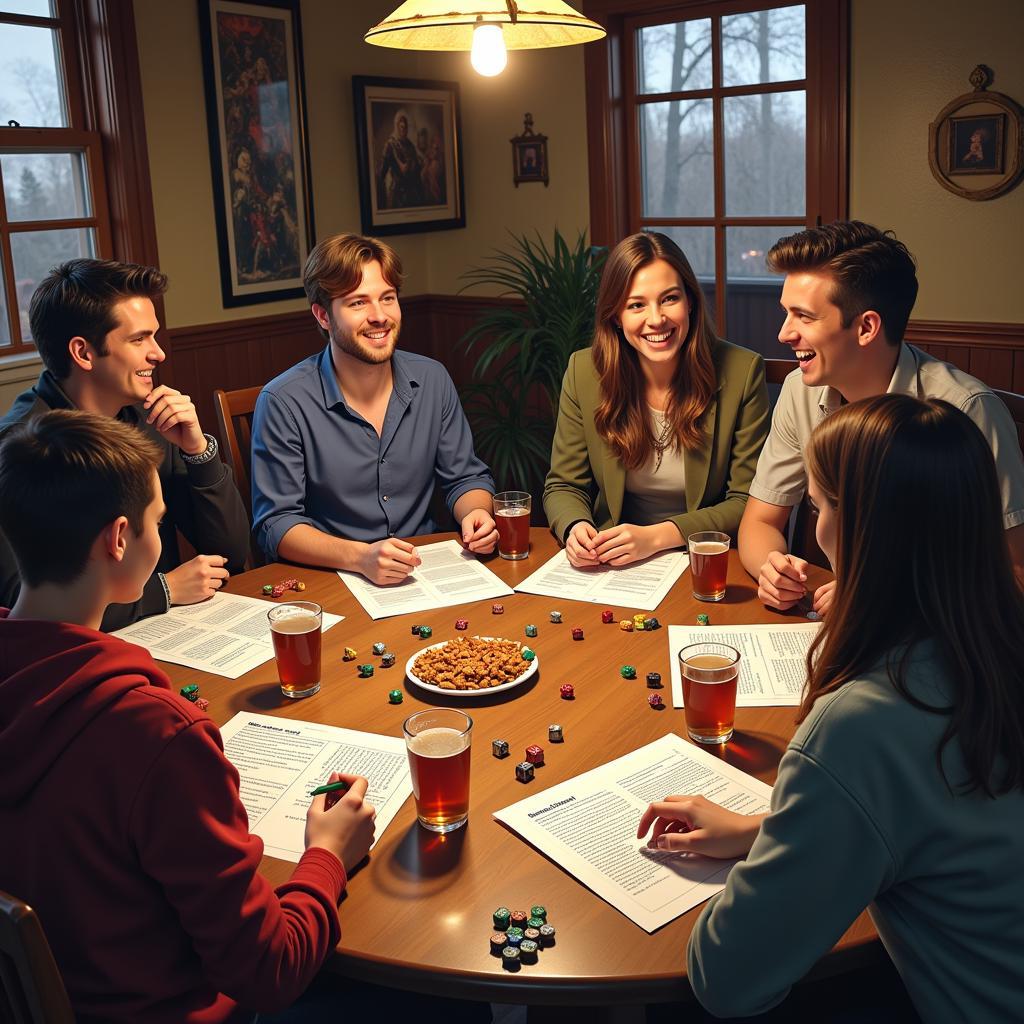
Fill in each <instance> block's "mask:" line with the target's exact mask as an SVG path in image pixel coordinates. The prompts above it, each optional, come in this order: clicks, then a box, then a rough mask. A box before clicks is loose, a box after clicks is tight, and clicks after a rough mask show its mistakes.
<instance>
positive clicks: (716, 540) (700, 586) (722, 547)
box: [686, 532, 729, 601]
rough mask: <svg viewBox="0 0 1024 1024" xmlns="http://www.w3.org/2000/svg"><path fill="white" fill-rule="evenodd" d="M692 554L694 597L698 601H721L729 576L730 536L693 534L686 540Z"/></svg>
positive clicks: (722, 534)
mask: <svg viewBox="0 0 1024 1024" xmlns="http://www.w3.org/2000/svg"><path fill="white" fill-rule="evenodd" d="M686 546H687V548H688V550H689V552H690V576H691V577H692V579H693V596H694V597H695V598H697V600H698V601H721V600H722V598H723V597H725V578H726V576H727V575H728V574H729V534H727V533H714V532H708V533H693V534H691V535H690V536H689V537H687V539H686Z"/></svg>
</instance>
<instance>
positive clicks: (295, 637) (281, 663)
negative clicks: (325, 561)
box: [267, 601, 323, 697]
mask: <svg viewBox="0 0 1024 1024" xmlns="http://www.w3.org/2000/svg"><path fill="white" fill-rule="evenodd" d="M267 619H268V620H269V621H270V635H271V637H272V638H273V641H274V657H275V658H276V659H277V677H278V679H280V680H281V692H282V693H283V694H284V695H285V696H286V697H311V696H312V695H313V694H314V693H318V692H319V690H320V630H321V624H322V620H323V612H322V610H321V608H320V605H318V604H316V603H314V602H313V601H291V602H290V603H289V604H279V605H277V606H276V607H274V608H271V609H270V611H269V612H267Z"/></svg>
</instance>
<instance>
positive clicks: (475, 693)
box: [405, 636, 540, 697]
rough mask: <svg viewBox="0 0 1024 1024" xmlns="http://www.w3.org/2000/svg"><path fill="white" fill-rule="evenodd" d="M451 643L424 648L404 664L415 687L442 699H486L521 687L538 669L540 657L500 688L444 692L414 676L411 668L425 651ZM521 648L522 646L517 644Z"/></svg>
mask: <svg viewBox="0 0 1024 1024" xmlns="http://www.w3.org/2000/svg"><path fill="white" fill-rule="evenodd" d="M472 639H474V640H504V639H506V638H505V637H501V636H474V637H473V638H472ZM449 643H451V641H450V640H442V641H441V642H440V643H439V644H431V645H430V646H429V647H424V648H423V649H422V650H419V651H417V652H416V653H415V654H414V655H413V656H412V657H411V658H410V659H409V660H408V661H407V662H406V663H405V674H406V676H407V677H408V678H409V679H411V680H412V681H413V682H414V683H415V684H416V685H417V686H422V687H423V689H424V690H429V691H430V692H431V693H439V694H441V696H442V697H486V696H487V695H488V694H491V693H501V691H502V690H511V689H512V687H514V686H521V685H522V684H523V683H525V682H526V680H527V679H529V678H530V677H531V676H533V675H535V674H536V672H537V669H539V668H540V655H538V656H537V657H536V658H534V659H533V661H530V662H525V663H524V664H526V666H527V668H526V671H524V672H523V673H522V675H518V676H516V677H515V679H510V680H509V681H508V682H507V683H502V684H501V685H500V686H487V687H484V688H483V689H481V690H444V689H442V688H441V687H440V686H435V685H434V684H433V683H425V682H424V681H423V680H422V679H420V677H419V676H418V675H416V674H415V673H414V672H413V670H412V666H413V663H414V662H415V661H416V659H417V658H418V657H419V656H420V655H421V654H423V653H424V652H425V651H433V650H435V649H436V648H438V647H447V645H448V644H449ZM512 643H519V641H518V640H513V641H512ZM519 646H520V647H523V646H524V645H523V644H519Z"/></svg>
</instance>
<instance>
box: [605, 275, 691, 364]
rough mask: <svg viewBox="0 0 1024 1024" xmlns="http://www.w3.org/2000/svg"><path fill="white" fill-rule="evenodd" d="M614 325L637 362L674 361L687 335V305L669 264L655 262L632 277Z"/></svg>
mask: <svg viewBox="0 0 1024 1024" xmlns="http://www.w3.org/2000/svg"><path fill="white" fill-rule="evenodd" d="M618 322H619V326H620V327H621V328H622V336H623V337H624V338H625V339H626V342H627V343H628V344H629V345H630V346H631V347H632V348H634V349H635V350H636V352H637V354H638V355H639V356H640V357H641V359H645V360H648V361H650V362H651V363H675V362H676V360H678V358H679V352H680V350H681V349H682V347H683V343H684V342H685V341H686V338H687V336H688V334H689V333H690V303H689V300H688V299H687V297H686V290H685V289H684V288H683V282H682V281H681V280H680V278H679V274H678V273H676V271H675V270H674V269H673V268H672V266H671V264H669V263H667V262H666V261H665V260H655V261H654V262H653V263H648V264H647V266H645V267H641V268H640V269H639V270H638V271H637V272H636V273H635V274H634V275H633V280H632V281H631V282H630V284H629V292H628V294H627V296H626V302H625V304H624V305H623V307H622V309H621V310H620V311H619V317H618Z"/></svg>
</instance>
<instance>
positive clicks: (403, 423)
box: [252, 344, 494, 558]
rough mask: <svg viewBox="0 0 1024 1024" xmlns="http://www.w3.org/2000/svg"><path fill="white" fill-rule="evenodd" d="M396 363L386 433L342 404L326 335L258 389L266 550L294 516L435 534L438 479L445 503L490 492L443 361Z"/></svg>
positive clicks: (345, 533)
mask: <svg viewBox="0 0 1024 1024" xmlns="http://www.w3.org/2000/svg"><path fill="white" fill-rule="evenodd" d="M391 371H392V376H393V390H392V392H391V398H390V400H389V401H388V408H387V412H386V413H385V415H384V426H383V429H382V431H381V434H380V436H378V435H377V431H376V430H375V429H374V428H373V426H371V424H370V423H368V422H367V421H366V420H365V419H364V418H363V417H362V416H361V415H360V414H359V413H357V412H356V411H355V410H354V409H351V408H350V407H349V405H348V404H347V403H346V401H345V397H344V395H343V394H342V392H341V388H340V387H339V386H338V381H337V378H336V377H335V374H334V364H333V363H332V361H331V350H330V345H329V344H328V346H327V347H326V348H325V349H324V350H323V351H322V352H320V353H319V354H318V355H314V356H310V357H309V358H308V359H304V360H303V361H302V362H301V363H299V364H298V365H297V366H293V367H292V368H291V369H290V370H286V371H285V372H284V373H282V374H281V375H280V376H279V377H275V378H274V380H272V381H271V382H270V383H269V384H268V385H267V386H266V387H265V388H264V389H263V391H262V392H261V393H260V397H259V399H258V400H257V402H256V411H255V413H254V415H253V423H252V512H253V522H254V526H253V530H254V533H255V536H256V540H257V542H258V543H259V545H260V547H261V548H262V549H263V550H264V551H265V552H266V553H267V555H268V556H269V557H270V558H277V548H278V545H279V544H280V543H281V538H282V537H283V536H284V535H285V534H286V533H287V532H288V531H289V530H290V529H291V528H292V527H293V526H295V525H296V524H297V523H307V524H308V525H310V526H312V527H315V528H316V529H317V530H321V531H323V532H324V533H328V534H331V535H332V536H335V537H345V538H347V539H349V540H359V541H367V542H373V541H378V540H381V539H382V538H384V537H410V536H415V535H417V534H422V533H432V532H433V531H434V529H435V528H436V527H435V524H434V521H433V520H432V519H431V517H430V499H431V496H432V495H433V491H434V483H435V480H436V482H437V483H438V484H439V485H440V487H441V489H442V490H443V492H444V496H445V500H446V502H447V504H448V509H449V511H451V510H452V509H453V508H454V506H455V502H456V501H458V499H459V498H460V497H461V496H462V495H463V494H465V493H466V491H471V490H474V489H476V488H481V489H483V490H485V491H489V492H490V493H492V494H493V493H494V481H493V480H492V479H491V474H490V473H489V472H488V470H487V467H486V466H485V465H484V464H483V463H482V462H481V461H480V460H479V459H478V458H477V457H476V454H475V452H474V451H473V435H472V433H471V432H470V429H469V423H468V422H467V421H466V416H465V413H463V411H462V406H461V404H460V403H459V396H458V393H457V392H456V390H455V385H454V384H453V383H452V379H451V377H449V376H448V372H447V371H446V370H445V368H444V367H443V366H442V365H441V364H440V363H439V362H437V361H435V360H433V359H427V358H426V357H425V356H419V355H415V354H413V353H411V352H398V351H396V352H395V354H394V355H393V356H392V359H391Z"/></svg>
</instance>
